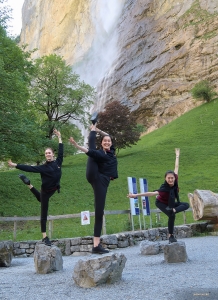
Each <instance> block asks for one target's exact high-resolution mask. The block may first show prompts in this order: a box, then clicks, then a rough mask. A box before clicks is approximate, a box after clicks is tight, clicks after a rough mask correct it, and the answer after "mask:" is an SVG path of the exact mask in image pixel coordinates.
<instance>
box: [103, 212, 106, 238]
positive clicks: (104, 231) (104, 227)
mask: <svg viewBox="0 0 218 300" xmlns="http://www.w3.org/2000/svg"><path fill="white" fill-rule="evenodd" d="M103 234H106V219H105V215H103Z"/></svg>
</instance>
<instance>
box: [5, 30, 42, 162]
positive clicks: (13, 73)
mask: <svg viewBox="0 0 218 300" xmlns="http://www.w3.org/2000/svg"><path fill="white" fill-rule="evenodd" d="M30 55H31V53H30V52H25V51H24V49H21V48H20V47H18V45H17V44H16V42H15V41H14V40H13V39H11V38H10V37H8V36H7V32H6V30H5V28H4V27H2V26H0V159H1V160H4V159H6V158H8V157H11V158H13V159H17V158H19V159H20V158H25V159H26V160H28V159H29V158H30V157H31V156H33V157H35V156H37V151H35V150H34V149H33V148H34V147H35V144H36V142H38V144H40V145H41V144H42V143H43V137H42V136H41V135H40V130H39V129H38V126H37V124H36V122H35V121H36V119H35V116H34V115H33V114H32V112H31V111H30V110H29V108H28V99H29V92H28V86H29V84H30V74H31V73H32V71H33V66H32V62H31V60H30ZM32 146H33V147H32Z"/></svg>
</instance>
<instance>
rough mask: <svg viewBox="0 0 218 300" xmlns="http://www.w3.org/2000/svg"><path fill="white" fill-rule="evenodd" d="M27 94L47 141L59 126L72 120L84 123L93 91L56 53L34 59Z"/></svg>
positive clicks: (92, 97)
mask: <svg viewBox="0 0 218 300" xmlns="http://www.w3.org/2000/svg"><path fill="white" fill-rule="evenodd" d="M30 94H31V97H30V99H31V102H32V104H33V107H34V109H35V110H36V111H37V113H38V114H39V115H40V118H41V122H42V123H43V125H44V126H45V127H44V128H46V132H47V137H48V138H49V139H51V138H52V132H53V129H54V128H55V127H57V128H60V127H61V126H62V124H69V122H70V121H72V120H76V121H79V122H80V123H82V124H86V122H87V121H86V120H87V112H88V109H89V107H90V105H91V103H92V101H93V99H94V96H95V92H94V89H93V88H92V87H91V86H90V85H88V84H85V83H84V82H83V81H80V78H79V75H77V74H75V73H73V72H72V69H71V67H70V66H69V65H67V64H66V62H65V61H64V60H63V59H62V57H60V56H58V55H56V54H51V55H48V56H43V57H41V58H38V59H36V61H35V73H34V76H33V79H32V85H31V89H30Z"/></svg>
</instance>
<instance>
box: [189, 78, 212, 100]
mask: <svg viewBox="0 0 218 300" xmlns="http://www.w3.org/2000/svg"><path fill="white" fill-rule="evenodd" d="M191 94H192V97H193V98H195V99H203V100H205V101H207V102H210V101H211V100H212V99H213V97H214V96H216V95H217V93H216V92H215V91H214V90H213V87H212V85H211V83H210V82H208V81H207V80H202V81H200V82H198V83H197V84H196V85H195V86H194V87H193V88H192V89H191Z"/></svg>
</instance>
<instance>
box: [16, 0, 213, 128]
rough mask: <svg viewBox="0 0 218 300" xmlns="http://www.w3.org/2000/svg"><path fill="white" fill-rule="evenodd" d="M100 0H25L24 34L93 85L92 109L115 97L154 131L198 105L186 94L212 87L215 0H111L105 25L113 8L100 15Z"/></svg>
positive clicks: (41, 50) (23, 39) (26, 39)
mask: <svg viewBox="0 0 218 300" xmlns="http://www.w3.org/2000/svg"><path fill="white" fill-rule="evenodd" d="M100 3H102V2H101V1H99V0H96V1H92V0H86V1H78V0H77V1H76V0H71V1H61V2H60V1H57V0H54V1H52V2H46V1H42V0H41V1H36V0H31V1H30V0H26V1H25V4H24V7H23V28H22V34H21V43H27V44H29V49H33V48H38V49H39V50H38V51H37V52H35V54H34V55H35V56H37V55H40V56H41V55H43V54H49V53H51V52H55V53H57V54H60V55H62V56H63V57H64V58H65V59H66V60H67V62H68V63H69V64H71V65H72V66H74V70H76V71H77V73H79V74H80V75H81V78H82V79H84V80H86V81H87V82H88V83H90V84H92V85H95V86H97V90H98V98H97V100H96V103H95V109H99V110H100V109H103V107H104V105H105V103H106V102H108V101H113V100H119V101H121V102H122V103H124V104H126V105H128V106H129V107H130V108H131V110H132V111H134V113H135V114H136V116H137V118H138V122H140V123H142V124H144V125H146V127H149V128H150V130H153V129H155V128H158V127H160V126H162V125H164V124H166V123H168V122H170V121H171V120H173V119H175V118H176V117H178V116H180V115H181V114H183V113H185V112H187V111H188V110H190V109H192V108H193V107H195V106H196V105H198V104H199V102H197V103H196V102H194V101H193V99H192V97H191V95H190V89H191V88H192V87H193V86H194V85H195V83H197V82H198V81H199V80H203V79H208V80H209V81H210V82H212V83H214V85H215V87H217V86H216V85H217V83H216V77H217V72H218V67H217V65H218V57H217V50H218V34H217V33H218V18H217V15H218V2H217V1H216V0H186V1H183V0H176V1H175V0H159V1H156V0H134V1H132V0H119V1H115V2H114V1H110V4H113V3H119V9H120V10H121V8H122V14H120V15H119V14H117V15H116V17H114V19H113V22H112V23H111V24H110V26H109V27H106V20H108V16H110V15H113V16H114V14H110V12H109V11H107V12H106V13H105V14H104V17H102V15H101V12H102V7H101V6H100ZM113 5H114V4H113ZM100 16H101V18H100ZM96 22H100V23H96ZM102 24H103V25H104V26H101V25H102ZM99 28H100V29H99ZM97 37H98V38H97ZM109 50H110V51H109ZM112 50H113V51H112ZM107 60H108V61H109V62H107V63H105V61H107ZM90 62H91V63H90ZM103 66H104V67H103ZM95 71H96V72H95ZM87 74H88V75H89V76H88V77H87ZM97 75H98V76H97ZM90 78H91V79H90Z"/></svg>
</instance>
